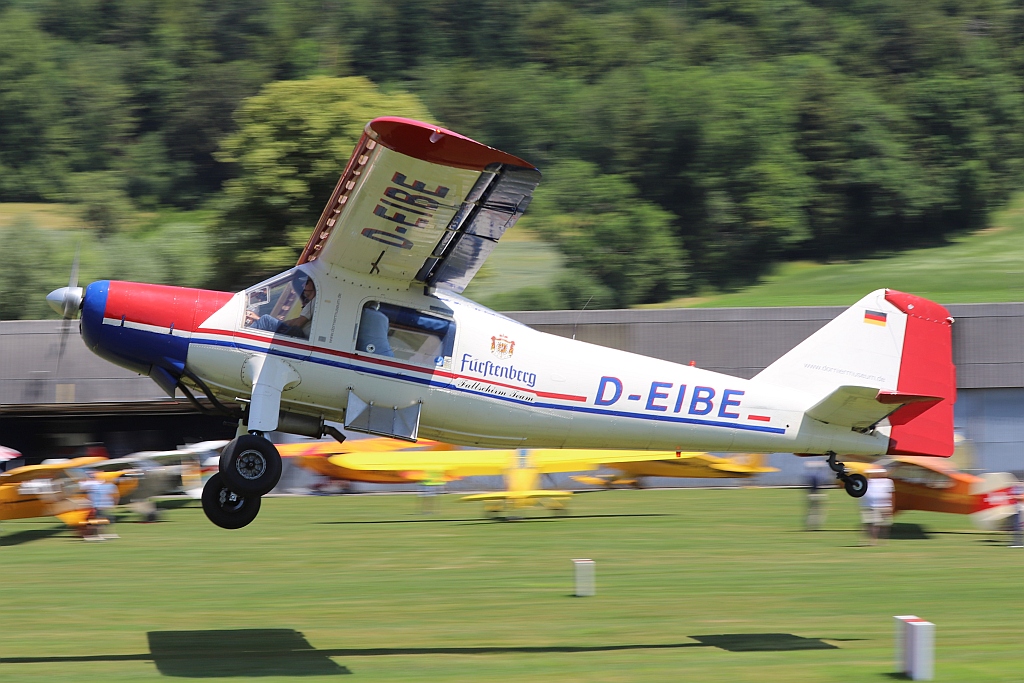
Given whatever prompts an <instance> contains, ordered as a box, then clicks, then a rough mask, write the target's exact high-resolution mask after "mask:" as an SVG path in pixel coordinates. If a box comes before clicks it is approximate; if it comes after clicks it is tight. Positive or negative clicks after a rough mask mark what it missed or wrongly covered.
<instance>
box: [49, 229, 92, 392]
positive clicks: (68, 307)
mask: <svg viewBox="0 0 1024 683" xmlns="http://www.w3.org/2000/svg"><path fill="white" fill-rule="evenodd" d="M79 250H80V248H79V249H75V260H74V261H72V263H71V277H70V278H68V286H67V287H60V288H58V289H55V290H53V291H52V292H50V293H49V294H47V295H46V302H47V303H48V304H50V308H52V309H53V310H54V311H56V312H57V313H59V314H60V317H61V318H62V319H63V321H62V323H61V330H60V351H58V352H57V369H56V371H55V372H54V376H56V374H57V372H59V371H60V362H61V360H62V359H63V358H64V349H65V348H66V347H67V343H68V334H70V332H71V321H72V320H74V319H75V316H77V315H78V311H79V310H80V309H81V308H82V298H83V295H84V290H83V289H82V288H81V287H79V286H78V254H79Z"/></svg>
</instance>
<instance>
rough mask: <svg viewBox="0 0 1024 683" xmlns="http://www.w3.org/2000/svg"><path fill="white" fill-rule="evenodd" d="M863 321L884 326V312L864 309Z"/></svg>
mask: <svg viewBox="0 0 1024 683" xmlns="http://www.w3.org/2000/svg"><path fill="white" fill-rule="evenodd" d="M864 322H866V323H870V324H872V325H881V326H882V327H885V313H882V312H881V311H868V310H865V311H864Z"/></svg>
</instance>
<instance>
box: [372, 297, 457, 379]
mask: <svg viewBox="0 0 1024 683" xmlns="http://www.w3.org/2000/svg"><path fill="white" fill-rule="evenodd" d="M454 347H455V323H454V322H452V321H451V320H448V319H447V318H441V317H438V316H436V315H430V314H428V313H422V312H420V311H417V310H416V309H414V308H406V307H404V306H395V305H394V304H386V303H382V302H380V301H369V302H367V303H366V304H365V305H364V306H363V311H362V314H361V315H360V316H359V332H358V334H357V335H356V350H357V351H362V352H364V353H372V354H374V355H377V356H388V357H390V358H395V359H397V360H402V361H406V362H409V363H413V364H416V365H428V366H433V367H451V357H452V350H453V349H454Z"/></svg>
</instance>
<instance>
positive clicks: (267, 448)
mask: <svg viewBox="0 0 1024 683" xmlns="http://www.w3.org/2000/svg"><path fill="white" fill-rule="evenodd" d="M220 473H221V476H223V477H224V484H225V486H227V487H228V488H229V489H231V490H232V491H236V492H238V493H241V494H242V495H244V496H262V495H263V494H265V493H270V490H271V489H272V488H274V487H275V486H277V482H279V481H281V455H280V454H279V453H278V452H277V449H276V448H274V444H272V443H270V442H269V441H267V440H266V439H264V438H263V437H262V436H255V435H253V434H244V435H242V436H239V437H237V438H235V439H234V440H233V441H231V443H229V444H228V445H227V446H225V447H224V451H223V452H222V453H221V454H220Z"/></svg>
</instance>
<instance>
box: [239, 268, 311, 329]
mask: <svg viewBox="0 0 1024 683" xmlns="http://www.w3.org/2000/svg"><path fill="white" fill-rule="evenodd" d="M315 304H316V285H315V284H314V283H313V280H312V279H310V277H309V276H308V275H306V274H305V273H304V272H302V271H301V270H290V271H288V272H287V273H284V274H283V275H279V276H278V277H276V278H273V279H270V280H267V281H265V282H261V283H260V284H258V285H256V286H254V287H252V288H251V289H249V290H247V291H246V293H245V320H244V322H243V325H244V326H245V327H246V328H248V329H251V330H261V331H264V332H271V333H273V334H281V335H285V336H288V337H299V338H301V339H309V329H310V326H311V323H312V321H313V309H314V307H315Z"/></svg>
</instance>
